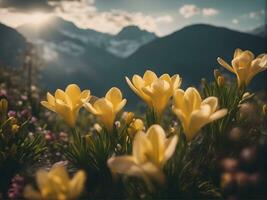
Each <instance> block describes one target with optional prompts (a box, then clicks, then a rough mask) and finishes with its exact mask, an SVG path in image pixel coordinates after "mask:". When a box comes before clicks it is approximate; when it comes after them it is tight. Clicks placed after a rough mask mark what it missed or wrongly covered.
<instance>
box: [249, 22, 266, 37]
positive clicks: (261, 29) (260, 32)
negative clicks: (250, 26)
mask: <svg viewBox="0 0 267 200" xmlns="http://www.w3.org/2000/svg"><path fill="white" fill-rule="evenodd" d="M250 33H251V34H254V35H258V36H261V37H265V38H266V37H267V24H264V25H262V26H260V27H258V28H255V29H254V30H252V31H251V32H250Z"/></svg>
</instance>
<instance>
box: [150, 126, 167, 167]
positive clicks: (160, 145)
mask: <svg viewBox="0 0 267 200" xmlns="http://www.w3.org/2000/svg"><path fill="white" fill-rule="evenodd" d="M147 138H148V140H149V141H150V143H151V145H152V152H151V156H152V158H151V159H152V160H153V161H154V163H156V164H157V165H161V164H162V161H163V159H164V150H165V132H164V130H163V129H162V128H161V126H159V125H157V124H156V125H153V126H151V127H150V128H149V129H148V130H147Z"/></svg>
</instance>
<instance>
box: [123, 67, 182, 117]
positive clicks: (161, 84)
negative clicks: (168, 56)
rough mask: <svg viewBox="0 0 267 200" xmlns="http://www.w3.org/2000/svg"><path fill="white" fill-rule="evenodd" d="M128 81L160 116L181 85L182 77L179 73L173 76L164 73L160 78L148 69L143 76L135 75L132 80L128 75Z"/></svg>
mask: <svg viewBox="0 0 267 200" xmlns="http://www.w3.org/2000/svg"><path fill="white" fill-rule="evenodd" d="M126 81H127V83H128V85H129V86H130V88H131V89H132V90H133V91H134V92H135V93H136V94H137V95H138V96H139V97H140V98H141V99H143V100H144V101H145V102H146V103H147V104H148V106H149V107H150V108H151V109H153V110H154V111H155V112H156V114H157V116H158V117H159V116H160V115H161V113H162V112H163V110H164V109H165V107H166V106H167V103H168V101H169V99H170V98H171V96H172V95H173V94H174V92H175V90H176V89H178V88H179V87H180V85H181V82H182V79H181V78H180V76H179V75H178V74H175V75H173V76H172V77H170V75H169V74H163V75H161V76H160V77H159V78H158V77H157V75H156V74H155V73H154V72H152V71H150V70H147V71H146V72H145V73H144V75H143V78H142V77H140V76H139V75H134V76H133V78H132V82H131V81H130V79H129V78H128V77H126Z"/></svg>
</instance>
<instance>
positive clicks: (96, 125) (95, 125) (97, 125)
mask: <svg viewBox="0 0 267 200" xmlns="http://www.w3.org/2000/svg"><path fill="white" fill-rule="evenodd" d="M94 129H95V130H96V132H98V133H101V131H102V127H101V126H100V125H99V124H98V123H95V124H94Z"/></svg>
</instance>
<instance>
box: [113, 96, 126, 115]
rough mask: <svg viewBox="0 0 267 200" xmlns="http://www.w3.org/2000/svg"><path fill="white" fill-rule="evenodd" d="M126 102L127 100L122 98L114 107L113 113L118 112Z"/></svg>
mask: <svg viewBox="0 0 267 200" xmlns="http://www.w3.org/2000/svg"><path fill="white" fill-rule="evenodd" d="M126 103H127V100H126V99H123V100H122V101H121V102H120V103H119V104H118V105H117V106H116V107H115V108H114V111H115V113H117V112H119V111H120V110H121V109H122V108H123V107H124V106H125V104H126Z"/></svg>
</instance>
